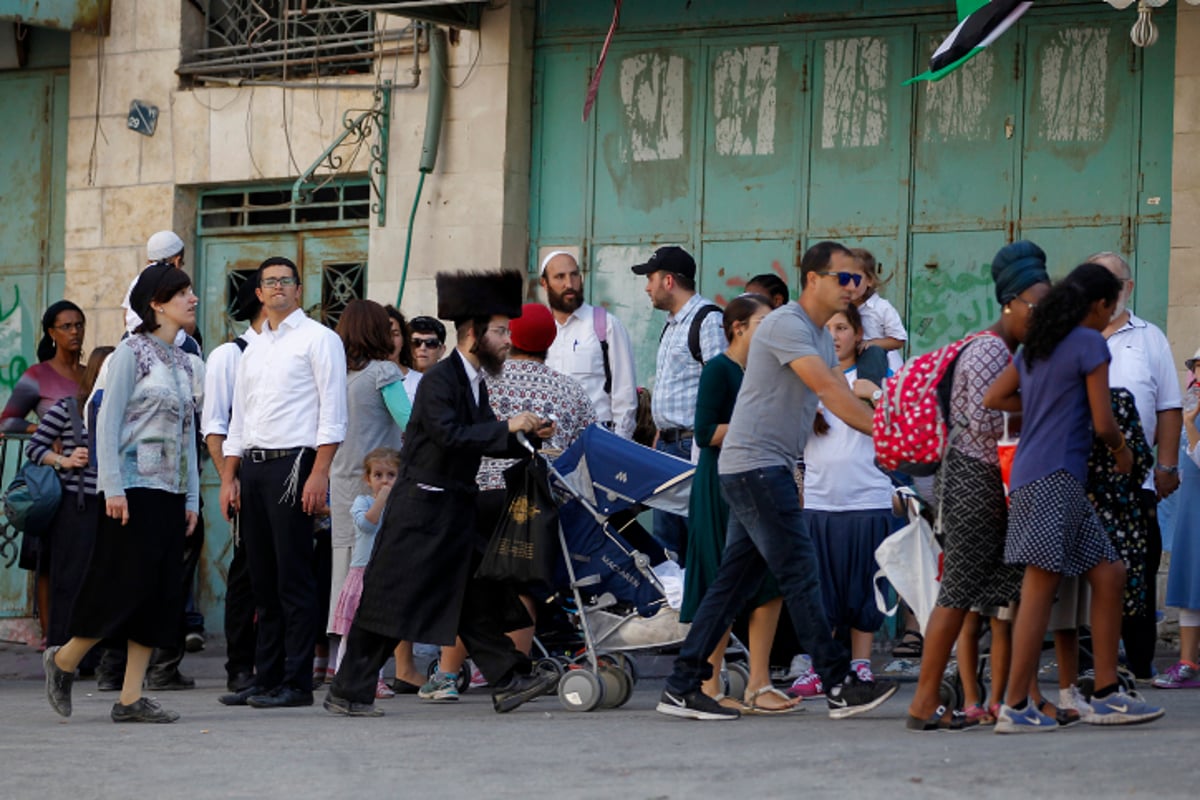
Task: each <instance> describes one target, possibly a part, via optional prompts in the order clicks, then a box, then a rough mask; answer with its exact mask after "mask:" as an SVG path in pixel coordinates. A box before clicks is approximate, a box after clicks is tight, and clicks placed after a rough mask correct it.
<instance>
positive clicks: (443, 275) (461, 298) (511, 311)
mask: <svg viewBox="0 0 1200 800" xmlns="http://www.w3.org/2000/svg"><path fill="white" fill-rule="evenodd" d="M437 298H438V316H439V317H440V318H442V319H448V320H451V321H452V322H462V321H464V320H468V319H478V318H486V317H491V316H493V315H500V316H504V317H509V318H510V319H516V318H517V317H519V316H521V305H522V303H524V301H525V276H524V275H522V274H521V273H520V272H515V271H505V272H439V273H438V274H437Z"/></svg>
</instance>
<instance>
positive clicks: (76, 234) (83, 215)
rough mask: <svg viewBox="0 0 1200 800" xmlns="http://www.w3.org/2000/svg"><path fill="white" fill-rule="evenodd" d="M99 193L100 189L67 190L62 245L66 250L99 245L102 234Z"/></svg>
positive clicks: (102, 216) (102, 217)
mask: <svg viewBox="0 0 1200 800" xmlns="http://www.w3.org/2000/svg"><path fill="white" fill-rule="evenodd" d="M101 194H102V192H101V190H100V189H74V190H71V191H68V192H67V215H66V230H65V237H64V245H65V247H66V250H67V251H68V252H70V251H72V250H77V249H80V248H92V247H99V246H100V242H101V241H102V238H103V234H104V215H103V213H102V210H101V209H102V205H101Z"/></svg>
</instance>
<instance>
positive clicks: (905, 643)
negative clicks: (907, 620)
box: [892, 628, 925, 658]
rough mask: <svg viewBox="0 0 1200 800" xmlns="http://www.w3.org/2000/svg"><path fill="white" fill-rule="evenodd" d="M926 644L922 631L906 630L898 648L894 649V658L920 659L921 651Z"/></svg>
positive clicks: (898, 643) (897, 645)
mask: <svg viewBox="0 0 1200 800" xmlns="http://www.w3.org/2000/svg"><path fill="white" fill-rule="evenodd" d="M924 644H925V637H923V636H922V635H921V632H920V631H916V630H912V629H911V628H910V629H909V630H906V631H905V632H904V635H903V636H902V637H900V641H898V642H896V646H895V647H893V648H892V657H893V658H920V657H921V649H922V647H923V646H924Z"/></svg>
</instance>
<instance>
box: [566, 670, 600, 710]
mask: <svg viewBox="0 0 1200 800" xmlns="http://www.w3.org/2000/svg"><path fill="white" fill-rule="evenodd" d="M558 700H559V702H560V703H562V705H563V708H565V709H566V710H567V711H591V710H592V709H594V708H596V707H597V706H598V705H600V703H601V702H602V701H603V700H604V684H603V683H602V682H601V681H600V678H598V677H596V675H595V673H593V672H591V671H590V670H586V669H571V670H567V672H566V674H565V675H563V676H562V680H560V681H559V682H558Z"/></svg>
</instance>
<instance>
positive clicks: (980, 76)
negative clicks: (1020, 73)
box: [921, 47, 996, 142]
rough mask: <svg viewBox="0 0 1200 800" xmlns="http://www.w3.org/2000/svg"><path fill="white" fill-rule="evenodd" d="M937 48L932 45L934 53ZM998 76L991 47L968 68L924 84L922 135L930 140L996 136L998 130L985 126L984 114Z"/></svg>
mask: <svg viewBox="0 0 1200 800" xmlns="http://www.w3.org/2000/svg"><path fill="white" fill-rule="evenodd" d="M933 49H934V47H931V48H930V54H932V52H933ZM995 78H996V56H995V54H993V53H992V51H991V50H984V51H983V52H982V53H980V54H979V55H977V56H975V58H973V59H972V60H971V61H970V62H969V63H968V64H967V66H966V67H965V68H963V69H958V70H955V71H954V72H952V73H950V74H949V75H947V76H946V77H945V78H943V79H942V80H940V81H936V82H935V81H928V82H926V83H923V84H921V90H922V91H924V92H925V113H924V116H923V117H922V119H921V138H923V139H924V140H925V141H927V142H948V141H968V142H980V141H987V140H989V139H991V138H993V136H994V134H995V132H994V131H989V130H988V129H987V127H985V125H984V119H983V113H984V111H985V110H986V109H987V104H988V97H989V96H990V95H991V93H992V83H993V81H994V80H995Z"/></svg>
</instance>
